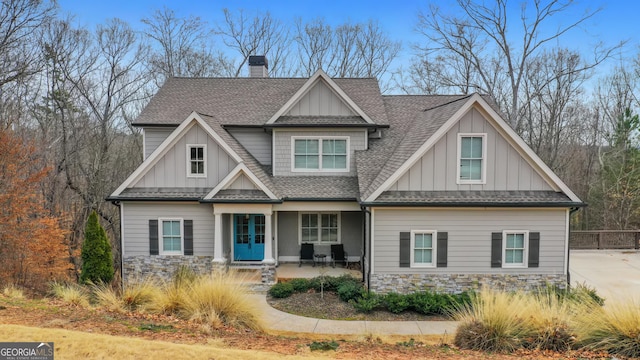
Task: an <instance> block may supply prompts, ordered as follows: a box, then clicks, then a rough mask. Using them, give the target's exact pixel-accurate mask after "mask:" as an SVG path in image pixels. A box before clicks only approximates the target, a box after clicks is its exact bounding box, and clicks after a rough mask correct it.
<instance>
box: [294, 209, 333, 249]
mask: <svg viewBox="0 0 640 360" xmlns="http://www.w3.org/2000/svg"><path fill="white" fill-rule="evenodd" d="M300 242H303V243H339V242H340V216H338V214H337V213H300Z"/></svg>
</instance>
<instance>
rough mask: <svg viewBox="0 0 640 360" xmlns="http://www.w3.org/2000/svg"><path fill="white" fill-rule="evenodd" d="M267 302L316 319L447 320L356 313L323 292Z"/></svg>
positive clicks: (377, 312)
mask: <svg viewBox="0 0 640 360" xmlns="http://www.w3.org/2000/svg"><path fill="white" fill-rule="evenodd" d="M267 302H268V303H269V305H271V306H272V307H274V308H276V309H278V310H280V311H284V312H287V313H290V314H295V315H300V316H306V317H312V318H317V319H331V320H367V321H434V320H448V319H446V318H444V317H439V316H426V315H422V314H419V313H416V312H413V311H405V312H402V313H400V314H394V313H392V312H389V311H385V310H374V311H372V312H370V313H362V312H359V311H357V310H356V309H355V308H354V307H353V306H352V305H351V304H349V303H347V302H344V301H342V300H340V298H339V297H338V295H337V294H336V293H334V292H325V293H324V295H322V294H320V293H319V292H315V291H313V290H311V291H309V292H306V293H295V294H293V295H291V296H289V297H288V298H284V299H276V298H272V297H271V296H267Z"/></svg>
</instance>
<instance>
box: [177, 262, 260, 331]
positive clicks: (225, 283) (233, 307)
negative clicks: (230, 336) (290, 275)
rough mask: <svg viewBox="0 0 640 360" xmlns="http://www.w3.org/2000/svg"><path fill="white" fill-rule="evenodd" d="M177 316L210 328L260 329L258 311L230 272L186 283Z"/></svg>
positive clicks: (239, 282)
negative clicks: (229, 326) (226, 326)
mask: <svg viewBox="0 0 640 360" xmlns="http://www.w3.org/2000/svg"><path fill="white" fill-rule="evenodd" d="M178 315H180V316H181V317H183V318H186V319H189V320H193V321H197V322H201V323H204V324H207V325H211V326H214V327H218V326H221V325H223V324H224V325H231V326H241V327H246V328H249V329H252V330H262V329H263V324H262V318H261V312H260V309H259V308H258V307H257V306H256V305H255V302H254V301H252V300H251V299H250V298H249V293H248V290H247V288H246V287H245V286H244V285H242V282H241V281H239V280H238V276H236V275H235V274H234V273H233V272H227V273H214V274H212V275H208V276H201V277H199V278H197V279H195V280H194V281H193V282H191V283H189V284H188V285H187V288H186V293H185V296H184V298H183V299H182V305H181V306H180V310H179V312H178Z"/></svg>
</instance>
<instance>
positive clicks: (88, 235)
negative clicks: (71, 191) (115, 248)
mask: <svg viewBox="0 0 640 360" xmlns="http://www.w3.org/2000/svg"><path fill="white" fill-rule="evenodd" d="M112 279H113V259H112V258H111V245H110V244H109V240H108V239H107V233H106V232H105V231H104V228H102V226H101V225H100V223H99V222H98V215H97V214H96V212H95V211H93V212H92V213H91V215H90V216H89V220H87V227H86V228H85V232H84V243H83V244H82V271H81V273H80V281H81V282H83V283H86V282H89V281H91V282H94V283H98V282H105V283H108V282H110V281H111V280H112Z"/></svg>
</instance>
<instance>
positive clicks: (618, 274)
mask: <svg viewBox="0 0 640 360" xmlns="http://www.w3.org/2000/svg"><path fill="white" fill-rule="evenodd" d="M569 269H570V272H571V283H572V284H574V285H575V284H578V283H586V284H587V285H589V286H591V287H594V288H596V290H597V291H598V294H599V295H600V296H602V297H604V298H606V299H608V300H613V299H619V298H628V297H633V298H634V299H636V300H638V301H640V252H639V251H635V250H571V252H570V259H569Z"/></svg>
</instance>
